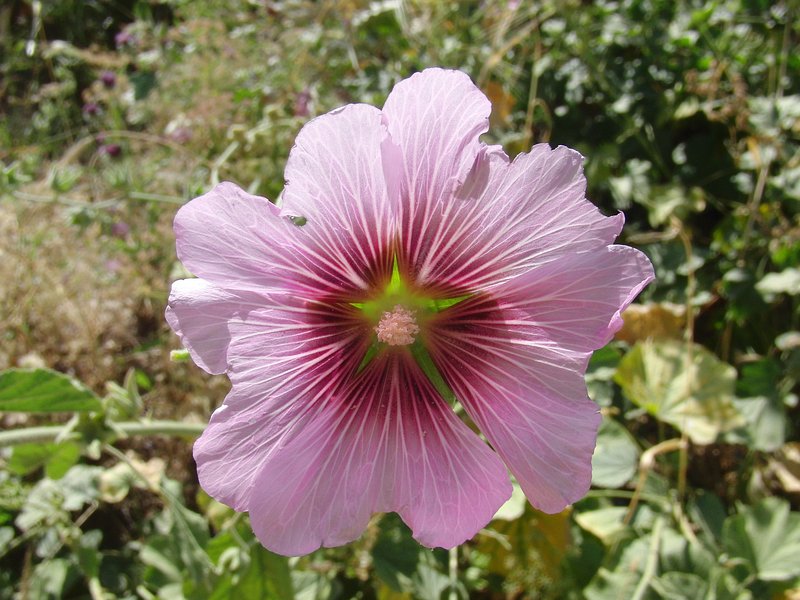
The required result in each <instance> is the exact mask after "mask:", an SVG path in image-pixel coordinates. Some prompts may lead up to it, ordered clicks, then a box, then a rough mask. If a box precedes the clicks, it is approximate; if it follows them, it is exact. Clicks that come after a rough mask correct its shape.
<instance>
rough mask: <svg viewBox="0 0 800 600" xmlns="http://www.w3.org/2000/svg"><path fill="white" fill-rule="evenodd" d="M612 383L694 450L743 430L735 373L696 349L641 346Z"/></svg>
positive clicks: (680, 345) (662, 343)
mask: <svg viewBox="0 0 800 600" xmlns="http://www.w3.org/2000/svg"><path fill="white" fill-rule="evenodd" d="M614 380H615V381H616V382H617V383H618V384H619V385H620V386H622V391H623V392H624V393H625V395H626V396H627V397H628V398H629V399H630V401H631V402H633V403H634V404H636V405H637V406H641V407H642V408H644V409H645V410H647V412H649V413H650V414H651V415H653V416H654V417H655V418H657V419H659V420H661V421H664V422H665V423H669V424H671V425H673V426H675V427H676V428H677V429H679V430H681V431H685V432H686V434H687V435H688V436H689V438H691V440H692V441H693V442H694V443H696V444H710V443H712V442H714V440H716V439H717V436H718V435H719V434H720V433H723V432H726V431H730V430H732V429H734V428H736V427H739V426H741V425H743V424H744V420H743V418H742V416H741V414H740V413H739V412H738V411H737V410H736V407H735V406H734V404H733V397H734V388H735V384H736V370H735V369H734V368H733V367H732V366H731V365H729V364H727V363H724V362H722V361H721V360H719V359H718V358H717V357H716V356H715V355H714V354H712V353H711V352H709V351H708V350H706V349H705V348H704V347H702V346H700V345H698V344H689V345H687V344H686V343H684V342H677V341H645V342H638V343H637V344H636V345H635V346H634V348H633V350H631V351H630V352H629V353H628V354H627V355H625V357H623V359H622V361H620V364H619V367H618V369H617V373H616V375H615V376H614Z"/></svg>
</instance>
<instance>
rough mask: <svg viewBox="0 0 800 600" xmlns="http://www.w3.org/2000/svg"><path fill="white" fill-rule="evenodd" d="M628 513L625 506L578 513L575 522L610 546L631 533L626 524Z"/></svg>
mask: <svg viewBox="0 0 800 600" xmlns="http://www.w3.org/2000/svg"><path fill="white" fill-rule="evenodd" d="M627 512H628V509H627V508H626V507H624V506H609V507H607V508H598V509H597V510H589V511H584V512H579V513H576V514H575V521H577V523H578V525H580V526H581V527H582V528H583V529H585V530H586V531H588V532H589V533H591V534H592V535H594V536H595V537H597V538H598V539H599V540H600V541H602V542H603V543H604V544H605V545H607V546H610V545H611V544H613V543H616V542H618V541H619V540H620V539H621V538H623V537H624V536H626V535H627V534H628V533H629V532H630V527H629V526H628V525H626V524H625V522H624V518H625V513H627Z"/></svg>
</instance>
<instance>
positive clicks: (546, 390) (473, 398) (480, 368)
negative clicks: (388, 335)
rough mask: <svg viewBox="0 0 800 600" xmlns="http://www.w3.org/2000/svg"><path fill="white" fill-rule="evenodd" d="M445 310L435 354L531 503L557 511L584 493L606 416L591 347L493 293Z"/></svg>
mask: <svg viewBox="0 0 800 600" xmlns="http://www.w3.org/2000/svg"><path fill="white" fill-rule="evenodd" d="M441 314H442V319H441V321H440V322H438V323H436V324H435V326H434V327H433V328H432V331H431V335H430V339H431V354H432V356H433V359H434V361H435V363H436V365H437V367H438V368H439V371H440V372H441V373H442V376H443V377H444V378H445V379H446V380H447V382H448V383H449V384H450V387H451V388H452V390H453V391H454V392H455V394H456V396H457V397H458V398H459V400H460V401H461V402H462V404H463V405H464V407H465V409H466V410H467V412H468V414H469V415H470V417H472V419H473V420H474V421H475V423H476V424H477V425H478V427H479V428H480V430H481V431H482V432H483V433H484V434H485V435H486V438H487V439H488V440H489V442H490V443H491V444H492V447H493V448H494V449H495V451H497V453H498V454H499V455H500V456H501V457H502V458H503V460H504V461H505V463H506V465H507V466H508V467H509V469H510V470H511V472H512V473H513V474H514V475H515V476H516V478H517V480H518V481H519V483H520V485H521V486H522V489H523V491H524V492H525V495H526V496H527V497H528V499H529V500H530V502H531V504H533V506H535V507H536V508H538V509H540V510H543V511H545V512H549V513H555V512H559V511H561V510H563V509H564V507H565V506H567V505H568V504H570V503H572V502H574V501H576V500H578V499H579V498H581V497H582V496H583V495H584V494H585V493H586V491H587V490H588V489H589V485H590V483H591V458H592V453H593V451H594V446H595V441H596V436H597V428H598V426H599V424H600V420H601V418H600V413H599V410H598V408H597V405H595V404H594V403H593V402H592V401H590V400H589V398H588V396H587V393H586V385H585V383H584V380H583V373H584V372H585V369H586V363H587V361H588V358H589V353H588V352H584V353H579V352H575V351H572V350H568V349H564V348H560V347H559V346H558V345H557V344H556V343H554V342H553V341H551V340H549V339H547V338H546V337H545V336H541V335H539V332H538V331H537V328H536V327H535V325H533V324H530V323H528V322H527V321H526V315H525V313H524V312H523V311H521V310H514V309H510V308H507V307H506V308H504V307H502V306H500V305H498V303H497V302H495V301H494V300H492V299H491V298H488V297H475V298H472V299H469V300H466V301H464V302H462V303H460V304H458V305H456V306H454V307H452V308H451V309H448V311H446V312H445V313H441Z"/></svg>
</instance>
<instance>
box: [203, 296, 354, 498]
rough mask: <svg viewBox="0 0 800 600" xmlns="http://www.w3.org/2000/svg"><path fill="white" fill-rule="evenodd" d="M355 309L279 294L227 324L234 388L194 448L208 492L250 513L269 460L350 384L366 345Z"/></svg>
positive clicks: (229, 361)
mask: <svg viewBox="0 0 800 600" xmlns="http://www.w3.org/2000/svg"><path fill="white" fill-rule="evenodd" d="M354 310H355V309H353V308H352V307H347V306H344V307H335V306H333V307H326V306H321V305H311V306H309V303H307V302H305V301H301V300H296V299H294V298H293V297H291V296H278V295H275V296H271V297H270V299H269V302H265V303H263V305H262V306H261V307H259V308H254V309H253V310H251V311H250V312H249V313H247V315H246V318H233V319H232V320H231V321H230V322H229V325H228V332H229V334H230V336H231V342H230V344H229V346H228V351H227V362H228V374H229V376H230V378H231V382H232V384H233V388H232V390H231V392H230V393H229V394H228V396H227V397H226V398H225V402H224V403H223V405H222V406H221V407H220V408H219V409H217V411H215V412H214V414H213V415H212V417H211V421H210V423H209V426H208V427H207V428H206V430H205V431H204V432H203V435H202V436H200V438H199V439H198V440H197V442H196V443H195V446H194V456H195V460H196V462H197V470H198V475H199V478H200V483H201V485H202V486H203V489H204V490H206V492H207V493H208V494H209V495H211V496H212V497H214V498H216V499H217V500H219V501H221V502H224V503H226V504H228V505H229V506H232V507H234V508H235V509H236V510H241V511H243V510H247V505H248V502H249V499H250V495H251V492H252V489H253V484H254V479H255V476H256V475H257V474H258V472H259V471H260V469H261V467H262V466H263V464H264V463H265V462H266V461H267V460H268V458H269V457H270V455H271V454H272V453H273V452H274V451H275V450H276V448H278V447H279V446H280V445H281V444H283V443H285V440H286V439H290V438H291V437H292V436H293V435H295V433H296V432H297V431H298V430H302V428H303V426H304V424H305V423H306V421H307V420H309V419H310V418H311V417H312V416H313V415H314V414H315V412H317V411H319V410H320V406H321V405H323V404H324V403H325V402H327V401H329V399H330V398H331V397H333V396H335V395H336V394H337V393H338V391H339V390H340V389H341V388H342V387H343V386H344V385H345V384H346V383H347V382H348V381H349V380H350V378H351V377H352V375H353V374H354V373H355V372H356V369H357V367H358V363H359V360H360V358H361V357H362V356H363V355H364V352H365V351H366V348H365V344H368V338H367V336H366V335H364V332H363V331H362V330H360V329H359V327H360V326H361V325H359V323H357V322H354V321H353V319H352V312H353V311H354Z"/></svg>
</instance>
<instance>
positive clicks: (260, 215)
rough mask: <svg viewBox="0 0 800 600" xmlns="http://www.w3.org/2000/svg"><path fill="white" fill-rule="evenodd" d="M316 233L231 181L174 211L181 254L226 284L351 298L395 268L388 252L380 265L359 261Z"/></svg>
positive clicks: (194, 268)
mask: <svg viewBox="0 0 800 600" xmlns="http://www.w3.org/2000/svg"><path fill="white" fill-rule="evenodd" d="M316 233H317V231H316V230H315V229H314V227H313V226H312V227H310V228H309V229H308V230H307V229H306V228H305V227H298V226H296V225H294V224H292V222H291V221H290V220H289V218H288V217H285V216H281V215H280V214H279V209H278V208H277V207H276V206H275V205H274V204H272V203H271V202H269V201H268V200H267V199H266V198H260V197H258V196H251V195H250V194H248V193H246V192H245V191H243V190H241V189H239V188H238V187H236V186H235V185H233V184H231V183H221V184H220V185H218V186H217V187H215V188H214V189H213V190H211V191H210V192H208V193H207V194H204V195H203V196H201V197H199V198H196V199H195V200H192V201H191V202H189V203H188V204H186V205H184V206H183V207H181V209H180V210H179V211H178V214H177V215H176V216H175V234H176V241H177V251H178V257H179V258H180V259H181V262H183V264H184V265H185V266H186V267H187V268H188V269H189V270H190V271H191V272H192V273H193V274H195V275H197V276H199V277H201V278H203V279H206V280H208V281H209V282H211V283H213V284H215V285H217V286H219V287H222V288H226V289H234V290H236V289H238V290H250V291H261V292H264V291H265V290H283V291H284V292H292V293H295V294H297V295H299V296H303V297H308V298H320V297H326V296H327V297H333V296H339V297H342V298H351V297H358V296H363V294H364V293H365V291H367V290H368V288H369V285H368V283H367V281H366V280H367V279H369V278H371V279H376V280H377V279H386V278H388V276H389V274H390V273H391V263H390V261H389V259H388V258H387V259H386V260H385V261H384V264H380V265H372V264H370V265H358V264H354V263H353V261H352V259H351V257H350V256H348V255H347V254H346V252H345V251H344V250H342V249H341V248H339V246H338V245H337V244H338V242H337V241H336V240H335V239H332V238H330V237H327V238H326V237H325V236H323V235H316ZM351 246H352V244H351ZM334 248H339V250H335V249H334ZM343 248H347V247H346V246H344V247H343ZM384 253H385V254H387V255H388V251H384Z"/></svg>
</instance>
